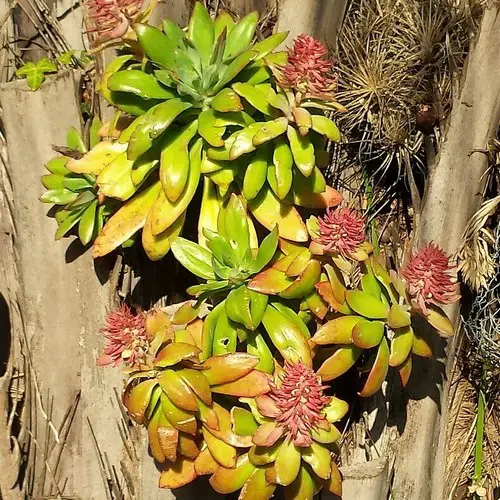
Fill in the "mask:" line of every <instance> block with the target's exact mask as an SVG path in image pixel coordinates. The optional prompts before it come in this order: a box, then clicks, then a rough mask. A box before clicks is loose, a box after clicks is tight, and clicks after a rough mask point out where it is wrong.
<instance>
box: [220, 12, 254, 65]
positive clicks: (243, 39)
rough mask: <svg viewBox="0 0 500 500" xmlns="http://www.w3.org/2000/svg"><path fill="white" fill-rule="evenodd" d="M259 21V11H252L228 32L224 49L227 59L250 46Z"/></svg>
mask: <svg viewBox="0 0 500 500" xmlns="http://www.w3.org/2000/svg"><path fill="white" fill-rule="evenodd" d="M258 21H259V14H258V12H257V11H254V12H250V14H247V15H246V16H245V17H244V18H243V19H241V20H240V21H239V22H238V23H237V24H236V25H235V26H234V27H233V28H232V29H231V30H230V31H229V32H228V35H227V39H226V47H225V49H224V59H225V60H227V59H230V58H231V57H234V56H235V55H237V54H239V53H240V52H242V51H243V50H245V49H246V48H247V47H248V46H249V44H250V42H251V41H252V38H253V36H254V34H255V30H256V29H257V23H258Z"/></svg>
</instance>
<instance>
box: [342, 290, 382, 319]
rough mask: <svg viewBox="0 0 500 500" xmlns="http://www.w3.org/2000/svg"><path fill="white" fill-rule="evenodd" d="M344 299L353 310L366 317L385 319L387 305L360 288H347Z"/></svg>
mask: <svg viewBox="0 0 500 500" xmlns="http://www.w3.org/2000/svg"><path fill="white" fill-rule="evenodd" d="M345 295H346V300H347V303H348V304H349V307H351V308H352V309H353V310H354V311H356V312H357V313H358V314H361V315H362V316H365V317H366V318H371V319H385V318H387V315H388V313H389V306H388V305H387V304H384V302H382V301H381V300H379V299H377V298H376V297H374V296H373V295H370V294H369V293H366V292H363V291H361V290H348V291H347V292H346V294H345Z"/></svg>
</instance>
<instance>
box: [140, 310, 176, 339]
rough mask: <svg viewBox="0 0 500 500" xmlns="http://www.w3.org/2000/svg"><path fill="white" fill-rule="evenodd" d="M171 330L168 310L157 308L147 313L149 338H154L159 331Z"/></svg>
mask: <svg viewBox="0 0 500 500" xmlns="http://www.w3.org/2000/svg"><path fill="white" fill-rule="evenodd" d="M170 330H171V326H170V316H169V315H168V314H167V313H166V312H164V311H162V310H161V309H157V308H155V309H150V310H149V311H148V312H147V313H146V334H147V336H148V339H149V340H152V339H154V338H155V336H156V334H157V333H159V332H162V331H170ZM172 334H173V332H172Z"/></svg>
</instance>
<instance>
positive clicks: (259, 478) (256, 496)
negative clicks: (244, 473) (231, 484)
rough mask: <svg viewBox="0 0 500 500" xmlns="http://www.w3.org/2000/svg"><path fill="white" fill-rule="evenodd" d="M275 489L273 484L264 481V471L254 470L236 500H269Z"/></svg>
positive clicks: (260, 469)
mask: <svg viewBox="0 0 500 500" xmlns="http://www.w3.org/2000/svg"><path fill="white" fill-rule="evenodd" d="M275 489H276V485H275V484H269V483H268V482H267V480H266V469H265V468H264V467H260V468H258V469H256V470H255V471H254V472H253V474H252V475H251V476H250V478H249V479H248V480H247V482H246V483H245V484H244V485H243V488H242V489H241V493H240V496H239V498H238V500H269V499H270V498H272V496H273V494H274V490H275Z"/></svg>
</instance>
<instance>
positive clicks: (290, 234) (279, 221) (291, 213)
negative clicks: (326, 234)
mask: <svg viewBox="0 0 500 500" xmlns="http://www.w3.org/2000/svg"><path fill="white" fill-rule="evenodd" d="M248 208H249V210H250V212H252V215H253V216H254V217H255V218H256V219H257V220H258V221H259V222H260V223H261V224H262V225H263V226H264V227H265V228H267V229H268V230H269V231H271V230H272V229H274V227H275V226H276V225H278V229H279V235H280V237H281V238H285V239H288V240H291V241H297V242H305V241H308V239H309V234H308V232H307V228H306V225H305V224H304V221H303V220H302V217H301V216H300V214H299V212H298V211H297V210H296V209H295V208H294V207H293V206H291V205H285V204H284V203H282V202H281V201H280V200H278V198H276V196H275V195H274V194H273V192H272V190H271V189H270V187H269V186H264V187H263V188H262V189H261V190H260V192H259V194H258V195H257V196H256V197H255V198H254V199H252V200H248Z"/></svg>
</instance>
